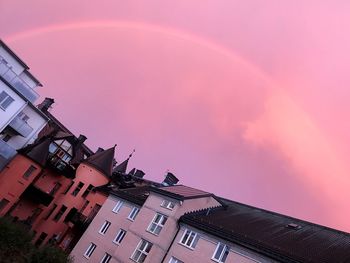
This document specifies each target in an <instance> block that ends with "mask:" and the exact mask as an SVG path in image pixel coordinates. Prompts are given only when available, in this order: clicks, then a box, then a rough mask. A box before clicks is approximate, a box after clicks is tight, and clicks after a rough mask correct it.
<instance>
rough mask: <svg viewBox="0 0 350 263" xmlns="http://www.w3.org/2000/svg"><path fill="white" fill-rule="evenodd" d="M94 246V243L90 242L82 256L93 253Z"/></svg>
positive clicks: (88, 255)
mask: <svg viewBox="0 0 350 263" xmlns="http://www.w3.org/2000/svg"><path fill="white" fill-rule="evenodd" d="M95 248H96V245H95V244H94V243H90V245H89V247H88V248H87V250H86V251H85V254H84V257H86V258H90V257H91V255H92V253H94V250H95Z"/></svg>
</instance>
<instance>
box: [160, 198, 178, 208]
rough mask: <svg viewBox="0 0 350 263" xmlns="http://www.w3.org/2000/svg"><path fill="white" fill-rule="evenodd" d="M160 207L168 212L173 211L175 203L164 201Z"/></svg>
mask: <svg viewBox="0 0 350 263" xmlns="http://www.w3.org/2000/svg"><path fill="white" fill-rule="evenodd" d="M160 206H161V207H164V208H166V209H169V210H173V209H174V207H175V203H174V202H172V201H169V200H166V199H164V200H163V202H162V204H161V205H160Z"/></svg>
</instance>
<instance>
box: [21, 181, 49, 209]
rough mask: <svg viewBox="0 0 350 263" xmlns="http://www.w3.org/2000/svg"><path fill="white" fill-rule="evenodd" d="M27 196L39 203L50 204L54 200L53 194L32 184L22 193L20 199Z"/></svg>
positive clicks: (28, 198)
mask: <svg viewBox="0 0 350 263" xmlns="http://www.w3.org/2000/svg"><path fill="white" fill-rule="evenodd" d="M22 198H25V199H27V200H30V201H32V202H34V203H37V204H43V205H44V206H49V205H50V203H51V202H52V200H53V196H52V195H50V194H48V193H46V192H44V190H42V189H40V188H38V187H36V186H35V185H33V184H30V185H29V186H28V187H27V189H26V190H25V191H24V192H23V193H22V195H21V197H20V199H22Z"/></svg>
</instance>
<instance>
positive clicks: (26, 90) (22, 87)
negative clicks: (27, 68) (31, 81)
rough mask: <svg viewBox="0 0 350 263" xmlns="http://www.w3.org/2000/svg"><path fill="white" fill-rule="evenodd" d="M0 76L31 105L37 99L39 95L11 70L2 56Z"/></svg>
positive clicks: (0, 59) (0, 57)
mask: <svg viewBox="0 0 350 263" xmlns="http://www.w3.org/2000/svg"><path fill="white" fill-rule="evenodd" d="M0 76H2V77H3V78H4V79H6V80H7V81H8V82H9V83H10V84H12V86H13V87H14V88H15V89H16V90H17V91H18V92H19V93H21V94H22V95H23V96H24V97H25V98H26V99H27V100H29V101H30V102H31V103H34V102H35V101H36V100H37V99H38V98H39V94H38V93H36V92H35V91H34V90H33V88H32V87H30V86H29V85H28V84H27V83H26V82H25V81H24V80H23V79H21V77H20V76H19V75H17V74H16V72H14V71H13V70H12V67H11V66H10V65H8V64H7V62H6V60H5V59H4V58H3V57H2V56H0Z"/></svg>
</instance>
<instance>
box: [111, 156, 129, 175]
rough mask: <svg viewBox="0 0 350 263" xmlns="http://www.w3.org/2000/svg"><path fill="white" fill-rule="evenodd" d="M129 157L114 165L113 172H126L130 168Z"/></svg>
mask: <svg viewBox="0 0 350 263" xmlns="http://www.w3.org/2000/svg"><path fill="white" fill-rule="evenodd" d="M128 162H129V158H127V159H126V160H125V161H123V162H121V163H120V164H118V165H117V166H116V167H114V169H113V172H116V173H122V174H126V169H127V168H128Z"/></svg>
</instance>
